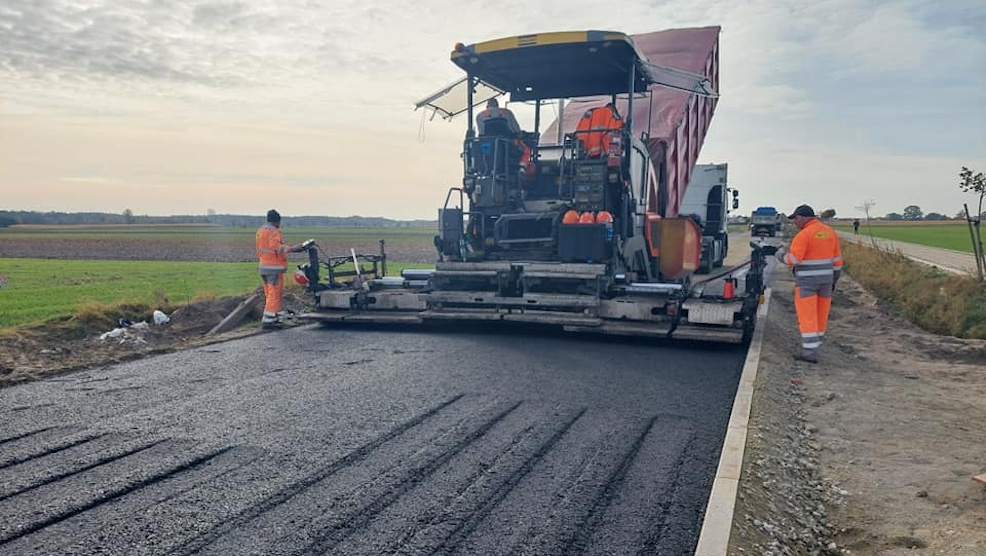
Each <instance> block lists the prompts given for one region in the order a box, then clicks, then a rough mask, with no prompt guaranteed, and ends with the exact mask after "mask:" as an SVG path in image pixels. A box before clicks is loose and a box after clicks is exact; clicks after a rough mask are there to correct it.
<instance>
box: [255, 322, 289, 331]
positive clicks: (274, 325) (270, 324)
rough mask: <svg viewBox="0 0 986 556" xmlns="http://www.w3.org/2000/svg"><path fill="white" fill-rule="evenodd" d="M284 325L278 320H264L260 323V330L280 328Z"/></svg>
mask: <svg viewBox="0 0 986 556" xmlns="http://www.w3.org/2000/svg"><path fill="white" fill-rule="evenodd" d="M282 328H284V325H283V324H281V323H279V322H265V323H262V324H261V325H260V329H261V330H281V329H282Z"/></svg>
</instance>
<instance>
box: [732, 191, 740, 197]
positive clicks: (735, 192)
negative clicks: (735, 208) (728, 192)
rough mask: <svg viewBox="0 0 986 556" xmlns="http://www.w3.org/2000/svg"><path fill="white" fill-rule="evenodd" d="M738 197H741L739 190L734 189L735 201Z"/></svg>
mask: <svg viewBox="0 0 986 556" xmlns="http://www.w3.org/2000/svg"><path fill="white" fill-rule="evenodd" d="M737 197H739V190H738V189H734V190H733V199H736V198H737Z"/></svg>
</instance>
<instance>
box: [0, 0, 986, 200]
mask: <svg viewBox="0 0 986 556" xmlns="http://www.w3.org/2000/svg"><path fill="white" fill-rule="evenodd" d="M605 4H606V5H605V7H603V5H602V4H600V3H599V2H598V1H592V0H589V1H583V0H564V1H554V0H538V1H537V2H535V3H531V2H517V1H513V0H505V1H500V2H496V3H490V2H479V1H470V0H460V1H458V2H454V3H448V2H432V1H430V0H415V1H403V0H393V1H382V0H381V1H374V0H323V1H318V0H241V1H216V0H141V1H138V0H2V1H0V209H8V210H55V211H70V212H77V211H105V212H122V211H123V210H125V209H131V210H132V211H133V212H134V213H135V214H150V215H168V214H205V213H206V211H207V210H209V209H212V210H215V211H216V212H218V213H236V214H263V213H264V212H265V211H266V210H267V209H268V208H271V207H276V208H277V209H278V210H280V211H281V213H282V214H284V215H288V216H291V215H339V216H344V215H353V214H359V215H365V216H387V217H392V218H402V219H403V218H428V219H431V218H435V216H436V209H437V207H438V206H439V204H441V203H442V202H443V201H444V199H445V193H446V190H447V188H448V187H449V186H450V185H454V184H457V183H459V180H460V179H461V175H460V173H461V163H460V160H459V151H460V149H461V139H462V136H463V132H464V130H465V122H464V120H462V119H456V120H453V121H451V122H447V121H444V120H441V119H435V120H434V121H425V120H424V119H423V118H422V113H421V111H417V112H415V111H414V110H413V103H414V101H416V100H418V99H420V98H422V97H424V96H426V95H428V94H429V93H431V92H433V91H434V90H436V89H438V88H439V87H441V86H442V85H445V84H447V83H449V82H451V81H453V80H454V79H457V78H458V77H460V75H461V74H460V72H459V70H458V68H456V67H455V66H454V65H453V64H452V63H451V62H450V61H449V52H450V51H451V49H452V46H453V44H454V43H456V42H459V41H461V42H463V43H467V44H469V43H475V42H480V41H484V40H488V39H492V38H498V37H502V36H510V35H518V34H525V33H533V32H539V31H557V30H575V29H609V30H616V31H623V32H627V33H631V34H632V33H645V32H651V31H657V30H661V29H667V28H673V27H690V26H706V25H721V26H722V28H723V31H722V35H721V36H720V41H721V60H720V62H721V76H722V77H721V80H722V81H721V95H722V96H721V99H720V103H719V107H718V110H717V113H716V115H715V117H714V118H713V121H712V126H711V128H710V131H709V135H708V137H707V138H706V142H705V145H704V147H703V149H702V153H701V157H700V162H717V163H718V162H728V163H729V175H730V181H731V185H733V186H734V187H737V188H739V189H740V191H741V193H740V199H741V211H740V212H744V213H749V211H750V210H752V209H753V208H755V207H756V206H758V205H776V206H778V207H780V208H781V210H784V211H790V210H791V209H792V208H793V207H794V206H796V205H798V204H800V203H805V202H806V203H809V204H811V205H814V206H815V207H816V208H817V209H819V210H820V209H823V208H829V207H832V208H835V209H836V210H837V211H838V213H839V214H840V215H844V216H851V215H853V214H855V213H856V212H857V211H856V210H855V207H856V206H859V205H861V204H862V202H863V201H864V200H867V199H872V200H874V201H875V202H876V208H875V211H876V213H877V214H881V215H882V214H886V213H887V212H901V211H902V210H903V208H904V206H906V205H909V204H917V205H919V206H920V207H921V208H922V209H924V211H925V212H930V211H935V212H942V213H945V214H948V215H953V214H955V213H956V212H957V211H958V210H960V209H961V206H962V203H963V202H965V201H969V202H971V201H972V200H973V199H974V197H973V196H972V195H966V194H963V193H961V191H960V190H959V188H958V187H957V182H958V177H957V175H958V172H959V170H960V167H961V166H963V165H965V166H972V167H974V168H977V169H978V170H980V171H986V131H984V130H986V93H984V91H986V61H984V60H986V38H984V37H986V33H984V32H983V29H986V3H984V2H983V1H982V0H948V1H942V2H930V1H927V0H920V1H918V0H890V1H883V2H881V1H875V0H744V1H741V2H737V1H735V0H670V1H659V2H642V1H620V0H614V1H613V2H609V3H605ZM521 112H522V111H521ZM548 114H549V119H550V116H551V114H552V112H551V111H550V110H549V111H548ZM524 116H525V114H521V123H522V124H525V123H527V124H528V127H529V125H530V122H529V121H528V122H525V117H524Z"/></svg>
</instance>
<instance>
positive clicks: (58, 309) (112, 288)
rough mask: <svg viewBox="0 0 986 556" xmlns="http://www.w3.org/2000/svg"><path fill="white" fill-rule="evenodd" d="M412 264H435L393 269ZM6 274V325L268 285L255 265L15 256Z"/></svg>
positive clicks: (132, 309) (147, 308)
mask: <svg viewBox="0 0 986 556" xmlns="http://www.w3.org/2000/svg"><path fill="white" fill-rule="evenodd" d="M350 267H351V265H350ZM407 267H411V268H428V265H405V264H400V263H388V265H387V271H388V274H390V275H400V271H401V270H402V269H404V268H407ZM345 268H346V267H345V266H343V267H340V269H345ZM0 275H2V276H3V277H4V285H3V287H0V329H5V328H11V327H17V326H22V325H29V324H37V323H41V322H47V321H52V320H55V321H58V322H61V323H63V324H67V323H68V322H69V321H70V320H72V319H74V320H75V322H80V323H81V322H83V321H86V320H87V319H92V318H96V317H97V316H98V315H108V314H118V313H119V314H121V316H128V318H130V319H131V320H134V319H135V317H137V318H149V315H150V314H151V313H152V312H153V311H154V309H161V310H162V311H165V312H170V311H171V310H173V309H175V308H177V307H179V306H181V305H186V304H188V303H192V302H195V301H204V300H208V299H217V298H222V297H230V296H240V295H246V294H249V293H251V292H253V291H254V290H256V289H258V288H259V286H260V277H259V275H258V274H257V263H255V262H251V263H206V262H166V261H100V260H95V261H94V260H51V259H16V258H7V259H0ZM286 279H287V285H288V287H295V284H294V282H293V280H292V279H291V277H290V272H289V273H288V274H287V276H286ZM130 315H133V316H130ZM144 315H146V317H145V316H144ZM89 325H92V326H95V325H97V323H95V322H88V325H85V326H84V327H88V329H90V330H91V329H92V327H91V326H89ZM107 325H115V320H113V322H102V321H101V322H99V323H98V326H95V327H96V328H97V329H98V328H105V326H107ZM80 326H83V325H81V324H80ZM69 328H71V326H70V327H69ZM110 328H112V326H111V327H110Z"/></svg>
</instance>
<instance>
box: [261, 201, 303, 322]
mask: <svg viewBox="0 0 986 556" xmlns="http://www.w3.org/2000/svg"><path fill="white" fill-rule="evenodd" d="M300 250H301V247H300V246H291V247H289V246H288V245H286V244H285V243H284V236H282V235H281V215H280V214H279V213H278V212H277V211H276V210H274V209H271V210H269V211H267V222H265V223H264V225H263V226H261V227H260V228H259V229H258V230H257V258H258V259H260V279H261V280H262V281H263V283H264V296H265V297H266V302H265V303H264V316H263V319H262V320H261V327H262V328H263V329H265V330H269V329H273V328H279V327H280V326H281V325H282V323H283V319H284V316H285V312H284V311H282V310H281V300H282V299H283V297H284V273H285V272H286V271H287V269H288V253H289V252H297V251H300Z"/></svg>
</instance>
